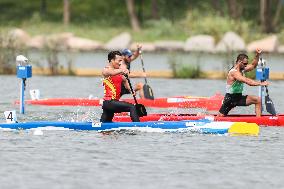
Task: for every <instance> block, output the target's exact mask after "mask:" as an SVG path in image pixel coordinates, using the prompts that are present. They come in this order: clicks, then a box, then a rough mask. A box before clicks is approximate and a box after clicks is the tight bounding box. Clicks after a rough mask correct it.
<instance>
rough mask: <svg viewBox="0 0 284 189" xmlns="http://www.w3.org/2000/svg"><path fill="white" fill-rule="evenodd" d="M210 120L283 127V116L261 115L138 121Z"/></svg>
mask: <svg viewBox="0 0 284 189" xmlns="http://www.w3.org/2000/svg"><path fill="white" fill-rule="evenodd" d="M204 118H206V119H210V120H212V121H231V122H247V123H256V124H258V125H260V126H282V127H283V126H284V114H279V115H276V116H271V115H263V116H261V117H256V116H255V115H245V114H242V115H240V114H238V115H229V116H227V117H217V116H216V115H196V114H149V115H147V116H144V117H141V118H140V121H180V120H199V119H204ZM114 121H124V122H125V121H131V119H130V117H129V116H127V115H116V116H115V118H114Z"/></svg>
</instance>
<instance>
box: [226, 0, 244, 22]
mask: <svg viewBox="0 0 284 189" xmlns="http://www.w3.org/2000/svg"><path fill="white" fill-rule="evenodd" d="M227 3H228V9H229V15H230V17H231V18H233V19H238V18H240V16H241V15H242V12H243V2H241V1H237V0H228V1H227Z"/></svg>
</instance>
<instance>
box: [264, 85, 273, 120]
mask: <svg viewBox="0 0 284 189" xmlns="http://www.w3.org/2000/svg"><path fill="white" fill-rule="evenodd" d="M265 88H266V96H265V106H266V111H267V112H268V113H270V114H271V115H273V116H276V111H275V107H274V104H273V102H272V100H271V99H270V97H269V94H268V88H267V86H265Z"/></svg>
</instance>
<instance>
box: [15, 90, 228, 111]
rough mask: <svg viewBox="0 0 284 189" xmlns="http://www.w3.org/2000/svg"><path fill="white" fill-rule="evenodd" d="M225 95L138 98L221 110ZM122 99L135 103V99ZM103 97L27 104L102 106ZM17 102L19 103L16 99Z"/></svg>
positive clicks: (147, 102)
mask: <svg viewBox="0 0 284 189" xmlns="http://www.w3.org/2000/svg"><path fill="white" fill-rule="evenodd" d="M223 98H224V96H223V95H221V94H215V95H214V96H212V97H193V96H179V97H170V98H156V99H155V100H149V99H138V103H140V104H143V105H144V106H146V107H152V108H171V107H174V108H204V109H207V110H211V111H214V110H219V108H220V106H221V105H222V100H223ZM122 101H126V102H130V103H134V100H133V99H122ZM102 102H103V100H102V99H99V98H97V99H89V98H44V99H38V100H26V101H25V103H26V104H30V105H43V106H101V104H102ZM15 104H19V101H16V102H15Z"/></svg>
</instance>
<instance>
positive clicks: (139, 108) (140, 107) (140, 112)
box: [135, 104, 147, 117]
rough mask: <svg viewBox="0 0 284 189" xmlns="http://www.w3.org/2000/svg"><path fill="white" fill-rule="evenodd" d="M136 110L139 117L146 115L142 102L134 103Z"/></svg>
mask: <svg viewBox="0 0 284 189" xmlns="http://www.w3.org/2000/svg"><path fill="white" fill-rule="evenodd" d="M135 107H136V111H137V114H138V116H139V117H143V116H146V115H147V111H146V108H145V106H144V105H143V104H136V105H135Z"/></svg>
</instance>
